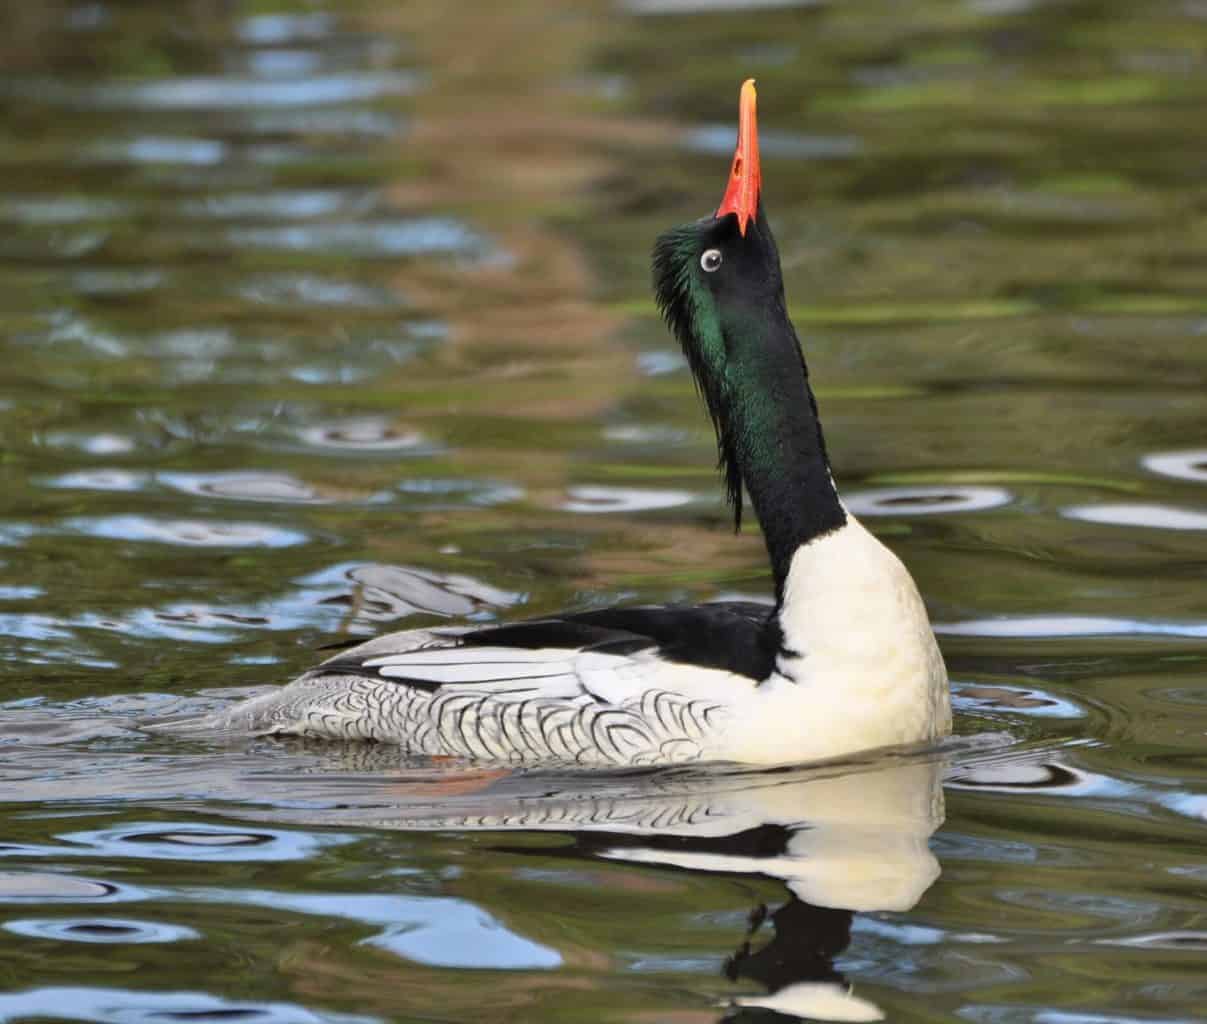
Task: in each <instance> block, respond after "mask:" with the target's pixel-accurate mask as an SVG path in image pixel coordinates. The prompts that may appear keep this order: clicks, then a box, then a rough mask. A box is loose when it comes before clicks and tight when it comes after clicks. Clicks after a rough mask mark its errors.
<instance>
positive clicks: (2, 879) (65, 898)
mask: <svg viewBox="0 0 1207 1024" xmlns="http://www.w3.org/2000/svg"><path fill="white" fill-rule="evenodd" d="M119 891H120V890H119V889H118V887H117V886H116V885H111V884H110V883H108V882H96V881H93V880H92V879H91V878H77V877H76V876H74V875H55V874H50V873H48V872H40V871H3V872H0V902H4V903H58V902H71V903H76V902H79V901H81V900H105V899H112V898H113V897H114V896H116V895H117V894H118V892H119Z"/></svg>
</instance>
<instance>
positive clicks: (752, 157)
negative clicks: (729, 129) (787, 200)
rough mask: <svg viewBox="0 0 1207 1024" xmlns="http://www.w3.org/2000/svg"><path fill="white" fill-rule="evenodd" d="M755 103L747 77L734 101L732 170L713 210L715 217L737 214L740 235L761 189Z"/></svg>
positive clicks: (756, 207) (755, 207) (752, 214)
mask: <svg viewBox="0 0 1207 1024" xmlns="http://www.w3.org/2000/svg"><path fill="white" fill-rule="evenodd" d="M756 100H757V96H756V95H755V91H754V79H753V78H748V79H746V81H745V82H743V83H742V97H741V99H740V100H739V101H738V148H737V149H736V150H735V151H734V154H733V170H731V171H730V172H729V185H728V187H727V188H726V189H725V198H724V199H722V200H721V205H720V206H718V207H717V216H718V217H724V216H725V215H726V214H727V213H736V214H737V216H738V230H739V231H741V232H742V234H743V235H745V234H746V225H747V224H748V223H749V222H750V221H752V220H754V219H755V218H756V217H757V216H758V212H759V191H760V189H762V187H763V176H762V172H761V171H760V168H759V125H758V117H757V111H756Z"/></svg>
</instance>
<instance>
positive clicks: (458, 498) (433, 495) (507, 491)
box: [398, 479, 524, 508]
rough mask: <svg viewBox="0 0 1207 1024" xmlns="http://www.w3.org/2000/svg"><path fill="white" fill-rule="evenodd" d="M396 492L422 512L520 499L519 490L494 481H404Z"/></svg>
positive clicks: (483, 506)
mask: <svg viewBox="0 0 1207 1024" xmlns="http://www.w3.org/2000/svg"><path fill="white" fill-rule="evenodd" d="M398 489H399V490H400V491H401V492H402V493H403V494H406V495H408V496H409V497H410V498H411V499H412V500H411V501H410V502H408V504H411V505H415V506H422V507H424V508H464V507H465V506H467V505H471V506H475V507H479V508H485V507H488V506H491V505H502V504H505V503H506V502H509V501H519V500H520V499H521V498H522V497H524V491H523V489H522V488H520V487H515V486H513V485H511V484H505V483H500V482H499V481H495V480H457V479H447V480H404V481H403V482H402V483H400V484H399V485H398Z"/></svg>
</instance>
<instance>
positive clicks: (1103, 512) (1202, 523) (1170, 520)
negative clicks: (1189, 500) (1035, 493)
mask: <svg viewBox="0 0 1207 1024" xmlns="http://www.w3.org/2000/svg"><path fill="white" fill-rule="evenodd" d="M1062 514H1063V515H1064V516H1065V517H1066V518H1068V519H1080V520H1082V521H1083V522H1087V523H1104V524H1106V525H1108V526H1146V527H1149V528H1151V529H1155V530H1207V512H1196V511H1194V510H1193V509H1187V508H1176V507H1174V506H1172V505H1155V504H1153V505H1143V504H1139V503H1137V504H1127V505H1074V506H1072V507H1070V508H1066V509H1064V511H1063V513H1062Z"/></svg>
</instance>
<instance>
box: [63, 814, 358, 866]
mask: <svg viewBox="0 0 1207 1024" xmlns="http://www.w3.org/2000/svg"><path fill="white" fill-rule="evenodd" d="M59 838H61V839H62V840H64V841H65V842H69V843H72V844H74V845H77V846H86V847H90V848H92V849H94V850H98V851H100V852H102V853H104V854H106V855H108V856H117V857H139V858H150V859H154V860H193V861H232V862H234V861H238V862H246V861H289V860H305V859H306V858H308V857H310V856H311V855H312V854H314V853H315V852H316V851H317V850H318V849H319V848H321V847H324V846H333V845H341V844H343V843H346V842H349V841H350V839H349V837H346V836H333V835H322V836H312V835H307V834H305V833H300V832H288V831H284V830H277V829H263V830H257V831H255V832H244V831H237V830H234V829H229V828H222V827H220V826H217V825H203V824H190V825H179V826H176V827H172V826H171V825H168V826H165V825H163V824H147V823H143V824H132V825H127V826H125V827H124V828H112V829H98V830H96V831H89V832H72V833H68V834H66V835H63V836H60V837H59Z"/></svg>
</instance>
